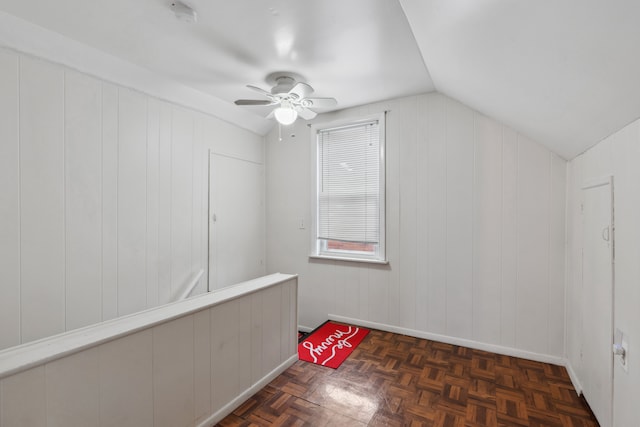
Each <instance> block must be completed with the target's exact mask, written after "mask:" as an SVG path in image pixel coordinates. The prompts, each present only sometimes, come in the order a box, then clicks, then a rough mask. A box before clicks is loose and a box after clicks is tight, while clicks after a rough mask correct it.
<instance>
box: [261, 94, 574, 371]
mask: <svg viewBox="0 0 640 427" xmlns="http://www.w3.org/2000/svg"><path fill="white" fill-rule="evenodd" d="M385 110H388V113H387V141H386V144H387V145H386V153H387V158H386V161H387V204H386V206H387V251H388V258H389V265H388V266H379V265H372V264H364V263H349V262H343V261H317V260H310V259H309V258H308V255H309V253H308V250H309V247H310V246H309V239H310V230H308V229H304V230H301V229H299V224H300V220H301V219H302V220H304V221H305V223H306V224H308V223H309V218H310V210H309V209H310V204H311V201H310V197H312V195H311V193H310V189H311V188H312V183H311V181H310V180H311V177H310V174H309V159H310V147H312V142H311V139H310V138H311V137H310V134H309V130H308V127H307V126H306V123H304V122H301V123H297V124H296V125H295V128H293V129H287V131H286V132H283V134H285V135H286V136H284V137H283V141H278V138H277V133H276V132H272V133H271V134H270V135H269V136H268V140H267V152H266V165H267V197H266V200H267V233H268V237H267V269H268V271H291V272H296V273H299V274H300V321H301V324H302V325H303V326H304V327H309V328H313V327H315V326H317V325H319V324H320V323H321V322H322V321H324V320H326V318H327V316H328V315H332V316H334V317H336V318H341V319H350V320H353V321H360V322H365V323H367V322H368V324H371V325H373V326H376V325H377V326H380V327H385V328H387V329H394V330H398V331H401V332H406V333H411V334H414V335H420V336H431V337H438V338H440V339H449V340H452V339H453V340H458V341H457V342H462V341H461V340H466V341H465V342H466V343H467V344H469V345H474V343H475V345H485V346H486V345H490V346H492V348H493V349H498V350H499V349H500V348H502V349H503V350H509V349H511V350H515V351H517V352H518V354H523V355H528V356H530V357H536V356H537V357H539V358H544V359H547V360H552V361H556V362H560V361H561V358H562V357H563V354H564V335H563V332H562V331H563V324H564V320H563V319H564V247H565V245H564V223H565V220H564V211H565V201H564V199H565V173H566V162H565V161H564V160H563V159H561V158H559V157H558V156H556V155H554V154H553V153H551V152H550V151H548V150H547V149H546V148H544V147H542V146H541V145H538V144H537V143H535V142H533V141H530V140H528V139H527V138H526V137H524V136H522V135H519V134H517V133H516V132H514V131H512V130H511V129H509V128H507V127H506V126H504V125H502V124H500V123H498V122H496V121H494V120H492V119H490V118H488V117H485V116H483V115H481V114H480V113H478V112H475V111H473V110H472V109H470V108H468V107H466V106H464V105H462V104H460V103H458V102H456V101H454V100H452V99H450V98H447V97H445V96H443V95H440V94H437V93H432V94H426V95H419V96H413V97H408V98H402V99H398V100H392V101H388V102H383V103H378V104H373V105H367V106H363V107H359V108H354V109H349V110H345V111H341V112H337V113H333V114H329V115H324V116H321V117H319V118H318V119H316V121H322V120H326V121H329V120H333V119H337V118H345V117H354V118H355V117H358V116H361V115H365V114H370V113H376V112H380V111H385ZM291 134H295V137H292V136H290V135H291Z"/></svg>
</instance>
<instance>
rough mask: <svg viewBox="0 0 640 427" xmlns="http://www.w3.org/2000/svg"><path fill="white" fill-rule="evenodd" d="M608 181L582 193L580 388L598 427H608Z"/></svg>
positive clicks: (610, 228) (610, 260)
mask: <svg viewBox="0 0 640 427" xmlns="http://www.w3.org/2000/svg"><path fill="white" fill-rule="evenodd" d="M612 187H613V186H612V182H611V180H607V181H605V182H601V183H599V184H595V185H593V186H589V187H585V188H583V196H584V204H583V238H584V241H583V262H582V295H583V301H582V302H583V305H582V319H583V320H582V322H583V323H582V372H583V378H582V386H583V393H584V396H585V399H587V402H588V403H589V406H590V407H591V409H592V410H593V413H594V414H595V416H596V418H597V419H598V421H599V422H600V426H601V427H611V425H612V421H611V418H612V402H613V353H612V349H611V348H612V344H613V218H612V194H613V193H612V192H613V188H612Z"/></svg>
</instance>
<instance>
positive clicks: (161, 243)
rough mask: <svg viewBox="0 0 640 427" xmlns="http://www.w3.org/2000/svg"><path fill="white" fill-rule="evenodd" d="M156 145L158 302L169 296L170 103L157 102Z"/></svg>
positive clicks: (166, 299)
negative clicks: (157, 167)
mask: <svg viewBox="0 0 640 427" xmlns="http://www.w3.org/2000/svg"><path fill="white" fill-rule="evenodd" d="M159 131H160V134H159V141H158V143H159V147H158V157H159V158H158V161H159V174H158V187H159V189H160V191H159V194H158V302H159V303H160V304H166V303H167V302H169V300H170V299H171V264H172V262H171V253H172V251H171V198H172V191H171V190H172V186H171V169H172V161H171V105H169V104H167V103H165V102H162V103H160V129H159Z"/></svg>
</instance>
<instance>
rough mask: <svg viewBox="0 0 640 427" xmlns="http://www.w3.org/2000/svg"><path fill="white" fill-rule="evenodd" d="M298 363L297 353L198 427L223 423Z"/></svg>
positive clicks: (209, 426) (210, 426) (208, 426)
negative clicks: (228, 416) (249, 399)
mask: <svg viewBox="0 0 640 427" xmlns="http://www.w3.org/2000/svg"><path fill="white" fill-rule="evenodd" d="M297 361H298V353H297V352H296V354H294V355H293V356H291V357H290V358H288V359H287V360H285V361H284V362H283V363H281V364H280V365H279V366H277V367H276V368H275V369H274V370H272V371H271V372H269V373H268V374H267V375H265V376H264V377H263V378H262V379H261V380H259V381H257V382H256V383H255V384H253V385H252V386H251V387H249V388H248V389H246V390H245V391H243V392H242V393H241V394H239V395H238V396H237V397H236V398H235V399H233V400H232V401H231V402H229V403H227V404H226V405H224V406H223V407H222V408H220V409H219V410H218V411H216V412H215V413H214V414H212V415H211V416H210V417H209V418H207V419H206V420H204V421H202V422H200V424H198V427H212V426H214V425H216V424H217V423H219V422H220V421H222V419H223V418H224V417H226V416H227V415H229V414H230V413H232V412H233V411H234V410H235V409H236V408H237V407H238V406H240V405H241V404H242V403H243V402H244V401H245V400H247V399H248V398H250V397H251V396H253V395H254V394H256V393H257V392H258V391H260V390H261V389H262V388H263V387H265V386H266V385H267V384H269V383H270V382H271V381H272V380H273V379H274V378H275V377H277V376H278V375H280V374H281V373H283V372H284V371H286V370H287V368H289V367H290V366H291V365H293V364H294V363H296V362H297Z"/></svg>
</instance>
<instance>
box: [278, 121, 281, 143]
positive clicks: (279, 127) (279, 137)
mask: <svg viewBox="0 0 640 427" xmlns="http://www.w3.org/2000/svg"><path fill="white" fill-rule="evenodd" d="M278 140H279V141H280V142H282V125H281V124H280V122H278Z"/></svg>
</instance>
